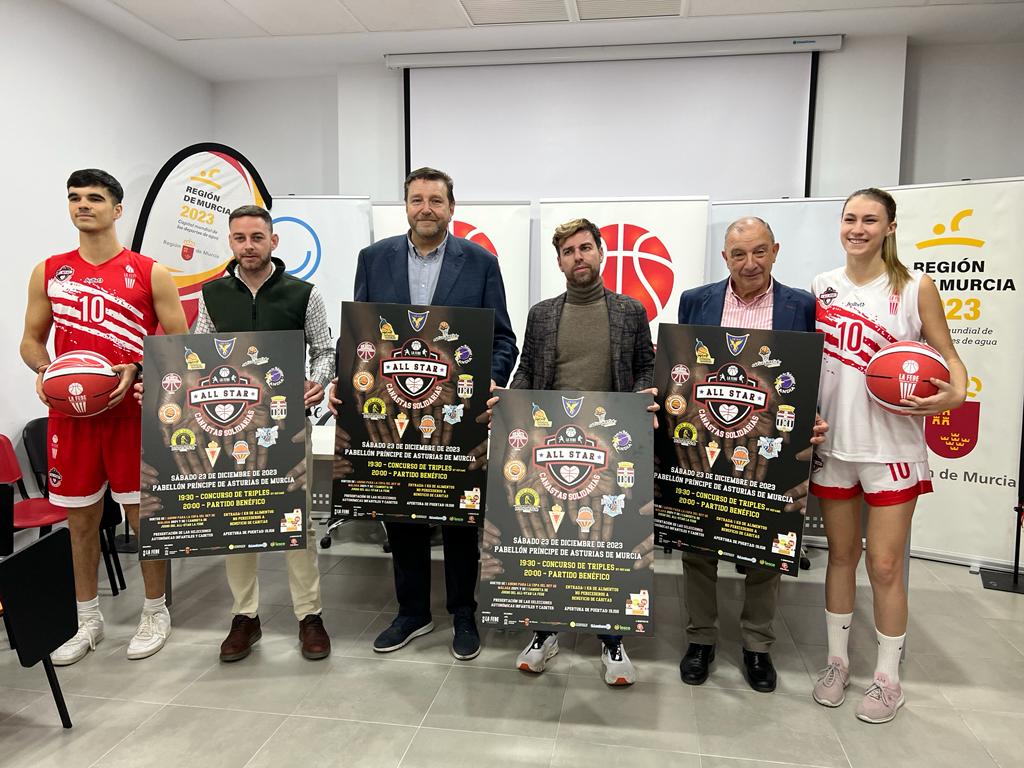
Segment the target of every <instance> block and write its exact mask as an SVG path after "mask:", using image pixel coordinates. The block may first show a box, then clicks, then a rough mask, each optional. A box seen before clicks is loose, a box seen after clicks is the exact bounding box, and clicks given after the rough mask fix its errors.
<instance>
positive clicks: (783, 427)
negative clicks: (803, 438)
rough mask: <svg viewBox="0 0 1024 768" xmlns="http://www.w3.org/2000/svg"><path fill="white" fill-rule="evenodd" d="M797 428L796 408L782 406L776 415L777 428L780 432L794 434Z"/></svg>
mask: <svg viewBox="0 0 1024 768" xmlns="http://www.w3.org/2000/svg"><path fill="white" fill-rule="evenodd" d="M795 426H796V408H794V407H793V406H792V405H780V406H779V410H778V411H777V412H776V414H775V428H776V429H777V430H779V432H792V431H793V427H795Z"/></svg>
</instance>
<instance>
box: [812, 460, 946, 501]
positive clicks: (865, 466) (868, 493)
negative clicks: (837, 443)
mask: <svg viewBox="0 0 1024 768" xmlns="http://www.w3.org/2000/svg"><path fill="white" fill-rule="evenodd" d="M818 458H819V457H817V456H816V457H815V464H816V465H817V462H818ZM820 459H821V461H822V463H821V466H820V467H816V468H815V469H814V470H813V471H812V472H811V493H813V494H814V495H815V496H817V497H818V498H819V499H852V498H855V497H857V496H860V495H861V494H862V493H863V494H864V501H866V502H867V503H868V504H870V505H871V506H872V507H891V506H893V505H894V504H902V503H903V502H905V501H911V500H912V499H916V498H917V497H918V496H920V495H921V494H923V493H931V492H932V480H931V473H930V472H929V471H928V462H927V461H921V462H918V463H916V464H915V463H907V462H902V463H897V464H881V463H874V462H866V461H865V462H860V461H843V460H842V459H837V458H835V457H834V456H821V457H820Z"/></svg>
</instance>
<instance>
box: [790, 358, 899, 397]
mask: <svg viewBox="0 0 1024 768" xmlns="http://www.w3.org/2000/svg"><path fill="white" fill-rule="evenodd" d="M907 362H909V363H912V362H914V361H913V360H908V361H907ZM794 389H796V376H794V375H793V374H792V373H790V372H789V371H786V372H785V373H780V374H779V375H778V376H776V377H775V391H776V392H778V393H779V394H780V395H788V394H789V393H790V392H792V391H793V390H794Z"/></svg>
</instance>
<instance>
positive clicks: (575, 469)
mask: <svg viewBox="0 0 1024 768" xmlns="http://www.w3.org/2000/svg"><path fill="white" fill-rule="evenodd" d="M533 463H534V464H535V465H536V466H538V467H540V468H541V469H542V470H544V471H543V472H542V473H541V477H542V479H543V478H549V479H551V480H553V481H554V483H555V484H557V485H558V486H560V487H561V488H564V489H565V490H567V491H575V490H576V489H578V488H582V487H585V486H586V485H587V481H588V480H590V479H591V478H592V476H596V473H597V472H598V471H599V470H602V469H604V468H605V467H606V466H608V455H607V454H606V453H605V452H604V451H603V450H601V449H600V448H598V447H597V441H596V440H592V439H591V438H589V437H587V436H586V435H585V434H584V433H583V431H582V430H580V428H579V427H576V426H573V425H572V424H569V425H567V426H564V427H562V428H561V429H559V430H558V432H556V433H555V434H554V435H552V436H551V437H549V438H546V439H545V441H544V444H543V445H538V446H536V447H535V448H534V449H533ZM595 483H596V480H595Z"/></svg>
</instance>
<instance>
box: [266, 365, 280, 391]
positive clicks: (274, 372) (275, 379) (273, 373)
mask: <svg viewBox="0 0 1024 768" xmlns="http://www.w3.org/2000/svg"><path fill="white" fill-rule="evenodd" d="M263 378H264V379H266V382H267V384H269V385H270V386H272V387H279V386H281V385H282V384H284V371H282V370H281V369H280V368H278V367H277V366H276V365H275V366H274V367H273V368H271V369H270V370H269V371H267V372H266V374H264V376H263Z"/></svg>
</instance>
